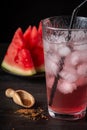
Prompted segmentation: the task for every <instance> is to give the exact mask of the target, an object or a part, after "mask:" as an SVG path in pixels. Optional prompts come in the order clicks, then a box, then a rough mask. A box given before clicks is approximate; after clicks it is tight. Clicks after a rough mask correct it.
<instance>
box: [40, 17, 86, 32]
mask: <svg viewBox="0 0 87 130" xmlns="http://www.w3.org/2000/svg"><path fill="white" fill-rule="evenodd" d="M58 17H71V16H70V15H59V16H57V15H55V16H51V17H47V18H44V19H42V20H41V22H42V26H44V28H47V29H50V30H55V31H56V30H59V31H70V30H72V31H84V30H87V28H84V29H83V28H72V29H71V28H62V27H61V28H60V27H51V26H49V25H46V22H47V21H48V20H50V19H53V18H58ZM76 18H82V19H87V17H85V16H76Z"/></svg>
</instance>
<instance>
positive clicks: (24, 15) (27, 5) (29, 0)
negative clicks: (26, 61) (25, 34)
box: [0, 0, 87, 43]
mask: <svg viewBox="0 0 87 130" xmlns="http://www.w3.org/2000/svg"><path fill="white" fill-rule="evenodd" d="M82 1H83V0H52V1H51V0H50V1H47V0H46V1H44V0H41V1H40V2H39V0H35V1H34V0H11V1H10V0H3V1H2V2H1V3H0V43H2V42H3V43H6V42H8V43H9V42H10V41H11V39H12V37H13V35H14V32H15V31H16V29H17V28H18V27H19V26H20V27H21V28H22V30H23V31H24V30H25V29H26V28H27V27H28V26H29V25H36V26H38V23H39V21H40V20H41V19H44V18H46V17H50V16H54V15H71V14H72V11H73V9H74V8H75V7H76V6H77V5H79V4H80V3H81V2H82ZM78 15H80V16H87V3H86V4H85V5H84V6H83V7H82V8H81V10H79V12H78Z"/></svg>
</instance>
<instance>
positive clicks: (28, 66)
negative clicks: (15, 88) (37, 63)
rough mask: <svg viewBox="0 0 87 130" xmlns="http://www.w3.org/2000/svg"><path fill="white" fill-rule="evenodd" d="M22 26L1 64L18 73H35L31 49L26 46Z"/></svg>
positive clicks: (24, 74)
mask: <svg viewBox="0 0 87 130" xmlns="http://www.w3.org/2000/svg"><path fill="white" fill-rule="evenodd" d="M25 43H26V42H25V40H24V37H23V32H22V29H21V28H18V29H17V30H16V32H15V34H14V36H13V39H12V41H11V43H10V45H9V47H8V49H7V52H6V55H5V57H4V59H3V61H2V64H1V66H2V67H3V68H5V69H6V70H8V71H9V72H11V73H14V74H16V75H23V76H26V75H27V76H28V75H33V74H35V73H36V70H35V68H34V64H33V61H32V57H31V54H30V51H29V50H28V49H26V48H25Z"/></svg>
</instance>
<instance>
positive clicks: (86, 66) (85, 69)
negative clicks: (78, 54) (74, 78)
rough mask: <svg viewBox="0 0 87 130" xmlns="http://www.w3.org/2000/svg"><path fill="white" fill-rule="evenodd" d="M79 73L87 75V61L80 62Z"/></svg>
mask: <svg viewBox="0 0 87 130" xmlns="http://www.w3.org/2000/svg"><path fill="white" fill-rule="evenodd" d="M77 73H78V74H79V75H83V76H87V63H83V64H80V65H79V66H78V67H77Z"/></svg>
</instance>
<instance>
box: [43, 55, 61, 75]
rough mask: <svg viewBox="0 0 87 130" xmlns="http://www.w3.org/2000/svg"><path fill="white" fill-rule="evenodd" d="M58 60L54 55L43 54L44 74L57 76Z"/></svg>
mask: <svg viewBox="0 0 87 130" xmlns="http://www.w3.org/2000/svg"><path fill="white" fill-rule="evenodd" d="M60 58H61V57H59V55H57V54H55V53H51V54H50V53H47V54H45V68H46V72H48V73H49V74H51V75H55V76H56V75H57V73H58V71H59V67H60V65H59V62H60Z"/></svg>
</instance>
